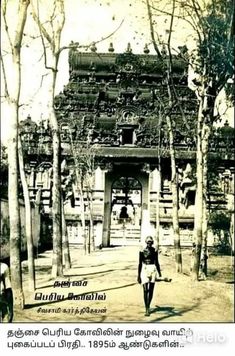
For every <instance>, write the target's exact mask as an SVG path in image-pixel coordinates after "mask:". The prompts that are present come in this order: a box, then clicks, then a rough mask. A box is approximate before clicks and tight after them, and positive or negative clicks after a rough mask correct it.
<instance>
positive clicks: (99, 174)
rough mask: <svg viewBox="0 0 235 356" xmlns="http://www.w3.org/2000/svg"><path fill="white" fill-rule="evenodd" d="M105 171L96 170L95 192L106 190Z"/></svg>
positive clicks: (98, 168)
mask: <svg viewBox="0 0 235 356" xmlns="http://www.w3.org/2000/svg"><path fill="white" fill-rule="evenodd" d="M104 174H105V173H104V171H102V169H101V168H100V167H97V168H96V170H95V186H94V189H95V190H104Z"/></svg>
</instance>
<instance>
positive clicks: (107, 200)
mask: <svg viewBox="0 0 235 356" xmlns="http://www.w3.org/2000/svg"><path fill="white" fill-rule="evenodd" d="M111 186H112V180H111V176H110V174H109V173H108V172H107V173H105V192H104V220H103V236H102V245H103V246H105V247H107V246H109V244H110V221H111Z"/></svg>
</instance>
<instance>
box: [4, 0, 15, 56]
mask: <svg viewBox="0 0 235 356" xmlns="http://www.w3.org/2000/svg"><path fill="white" fill-rule="evenodd" d="M2 15H3V21H4V26H5V31H6V35H7V38H8V42H9V45H10V48H11V53H12V55H13V52H14V51H13V48H14V47H13V43H12V41H11V37H10V33H9V29H8V23H7V1H6V0H4V1H3V4H2Z"/></svg>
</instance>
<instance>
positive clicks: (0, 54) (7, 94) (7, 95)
mask: <svg viewBox="0 0 235 356" xmlns="http://www.w3.org/2000/svg"><path fill="white" fill-rule="evenodd" d="M0 60H1V65H2V73H3V82H4V91H5V97H6V99H7V100H9V98H10V95H9V91H8V85H7V75H6V69H5V64H4V60H3V57H2V52H0Z"/></svg>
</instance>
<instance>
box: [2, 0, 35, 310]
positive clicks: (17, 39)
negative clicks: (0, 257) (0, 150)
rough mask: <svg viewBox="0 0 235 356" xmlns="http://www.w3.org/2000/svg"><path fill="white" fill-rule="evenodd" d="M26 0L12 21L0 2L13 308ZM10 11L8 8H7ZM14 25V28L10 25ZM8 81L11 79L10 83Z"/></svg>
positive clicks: (18, 288)
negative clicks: (4, 48) (4, 44)
mask: <svg viewBox="0 0 235 356" xmlns="http://www.w3.org/2000/svg"><path fill="white" fill-rule="evenodd" d="M29 4H30V1H29V0H19V1H18V2H17V5H18V6H17V7H16V4H15V8H14V10H16V12H15V13H14V16H15V21H14V22H13V21H11V24H10V23H9V19H12V13H11V14H10V12H9V11H10V8H9V5H10V4H9V3H8V1H6V0H4V1H2V6H1V14H2V20H3V25H4V31H5V35H6V38H7V41H8V47H9V55H8V58H7V59H8V61H10V65H11V70H10V73H9V72H8V71H7V69H6V66H5V62H4V60H3V56H2V53H1V64H2V74H3V80H4V96H5V99H6V101H7V104H8V107H9V117H8V123H9V140H8V202H9V217H10V263H11V283H12V288H13V293H14V305H15V307H21V308H23V307H24V294H23V289H22V277H21V262H20V246H21V244H20V216H19V210H20V209H19V191H18V173H19V172H18V124H19V100H20V93H21V77H22V76H21V49H22V40H23V33H24V28H25V24H26V19H27V11H28V7H29ZM11 10H12V8H11ZM13 24H14V25H13ZM13 27H14V28H13ZM12 78H14V79H13V80H12Z"/></svg>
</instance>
